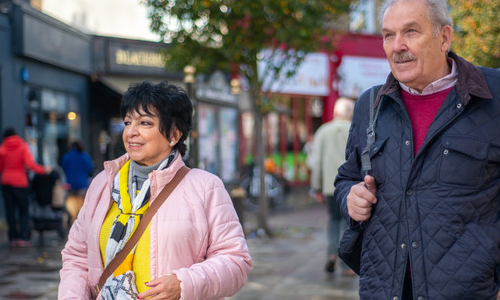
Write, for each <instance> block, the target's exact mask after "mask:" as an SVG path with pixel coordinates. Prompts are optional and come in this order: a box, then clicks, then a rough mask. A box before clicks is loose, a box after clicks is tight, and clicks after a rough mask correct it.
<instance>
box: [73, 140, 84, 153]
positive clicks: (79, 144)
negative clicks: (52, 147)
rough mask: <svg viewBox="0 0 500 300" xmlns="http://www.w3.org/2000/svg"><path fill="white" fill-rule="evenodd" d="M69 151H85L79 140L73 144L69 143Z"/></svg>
mask: <svg viewBox="0 0 500 300" xmlns="http://www.w3.org/2000/svg"><path fill="white" fill-rule="evenodd" d="M71 149H75V150H76V151H78V152H83V151H84V150H85V148H84V147H83V143H82V141H79V140H76V141H74V142H73V143H71Z"/></svg>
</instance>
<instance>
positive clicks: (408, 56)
mask: <svg viewBox="0 0 500 300" xmlns="http://www.w3.org/2000/svg"><path fill="white" fill-rule="evenodd" d="M414 59H415V56H414V55H413V54H412V53H411V52H409V51H402V52H394V54H392V61H394V62H395V63H400V62H407V61H411V60H414Z"/></svg>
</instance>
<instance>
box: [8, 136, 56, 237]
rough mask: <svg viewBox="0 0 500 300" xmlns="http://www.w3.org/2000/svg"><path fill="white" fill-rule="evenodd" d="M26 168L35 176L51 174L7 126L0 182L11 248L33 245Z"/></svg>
mask: <svg viewBox="0 0 500 300" xmlns="http://www.w3.org/2000/svg"><path fill="white" fill-rule="evenodd" d="M27 169H30V170H32V171H33V172H35V173H36V174H48V173H50V172H51V168H49V167H47V168H44V167H43V166H42V165H39V164H37V163H36V162H35V160H34V159H33V156H32V154H31V152H30V150H29V147H28V145H27V144H26V142H25V141H24V140H23V139H22V138H21V137H20V136H18V135H17V133H16V131H15V129H14V128H11V127H9V128H7V129H6V130H5V131H4V134H3V140H2V144H1V145H0V174H1V177H2V178H1V180H0V182H1V184H2V192H3V199H4V202H5V215H6V218H7V226H8V227H9V228H8V236H9V242H10V246H11V247H27V246H32V245H33V243H32V241H31V231H32V228H31V219H30V214H29V210H30V209H29V208H30V203H29V201H30V200H29V193H30V190H29V179H28V175H27Z"/></svg>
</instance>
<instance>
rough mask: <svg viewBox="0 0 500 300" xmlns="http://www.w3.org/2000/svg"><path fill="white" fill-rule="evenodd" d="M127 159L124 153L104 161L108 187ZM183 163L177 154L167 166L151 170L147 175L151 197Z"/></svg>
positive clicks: (155, 194) (127, 156)
mask: <svg viewBox="0 0 500 300" xmlns="http://www.w3.org/2000/svg"><path fill="white" fill-rule="evenodd" d="M129 159H130V157H129V155H128V154H127V153H125V154H124V155H122V156H120V157H119V158H117V159H115V160H111V161H105V162H104V171H105V173H106V178H107V181H108V186H110V187H112V186H113V180H114V178H115V176H116V174H117V173H118V171H120V169H121V168H122V167H123V165H124V164H125V163H126V162H127V161H128V160H129ZM184 165H185V164H184V161H183V160H182V156H181V155H180V154H179V155H176V157H175V158H174V160H173V161H172V162H171V163H169V166H168V168H165V169H163V170H158V171H153V172H152V173H151V174H150V175H149V176H150V179H151V182H150V184H151V186H150V189H151V198H154V197H156V196H157V194H158V193H159V192H160V191H161V188H163V186H164V185H166V184H167V183H168V182H170V180H172V178H173V177H174V176H175V173H177V170H179V169H180V168H181V167H182V166H184ZM153 173H154V174H153ZM160 187H161V188H160Z"/></svg>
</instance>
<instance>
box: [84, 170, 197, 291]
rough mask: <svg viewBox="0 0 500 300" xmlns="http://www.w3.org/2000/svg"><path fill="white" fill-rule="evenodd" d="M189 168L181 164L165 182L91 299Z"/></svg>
mask: <svg viewBox="0 0 500 300" xmlns="http://www.w3.org/2000/svg"><path fill="white" fill-rule="evenodd" d="M190 170H191V169H190V168H188V167H186V166H182V167H181V168H180V169H179V170H178V171H177V173H175V176H174V178H173V179H172V181H170V182H169V183H167V184H166V185H165V187H164V188H163V190H162V191H161V192H160V194H159V195H158V197H156V200H155V201H153V202H152V203H151V206H150V207H149V208H148V210H147V211H146V213H145V214H144V216H143V217H142V219H141V221H140V222H139V225H138V226H137V229H136V230H135V231H134V233H133V234H132V236H131V237H130V239H129V240H128V241H127V243H126V244H125V246H123V249H122V250H121V251H120V252H119V253H118V254H117V255H116V256H115V258H113V259H112V260H111V261H110V262H109V264H108V265H107V266H106V269H104V271H103V272H102V275H101V277H100V278H99V281H98V282H97V284H96V285H95V287H94V290H93V292H94V297H93V298H92V299H95V298H96V297H97V295H99V293H100V292H101V289H102V287H103V286H104V283H106V280H107V279H108V277H109V276H111V274H113V272H114V271H115V270H116V268H118V266H119V265H120V264H121V263H122V262H123V260H124V259H125V258H126V257H127V255H128V254H129V253H130V251H132V249H133V248H134V247H135V245H136V244H137V242H138V241H139V239H140V237H141V236H142V234H143V233H144V230H146V227H148V225H149V222H151V219H152V218H153V216H154V215H155V214H156V212H157V211H158V209H159V208H160V206H161V205H162V204H163V203H164V202H165V201H166V200H167V198H168V197H169V196H170V194H171V193H172V192H173V190H174V189H175V188H176V187H177V185H178V184H179V182H181V180H182V178H184V176H185V175H186V174H187V173H188V172H189V171H190Z"/></svg>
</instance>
